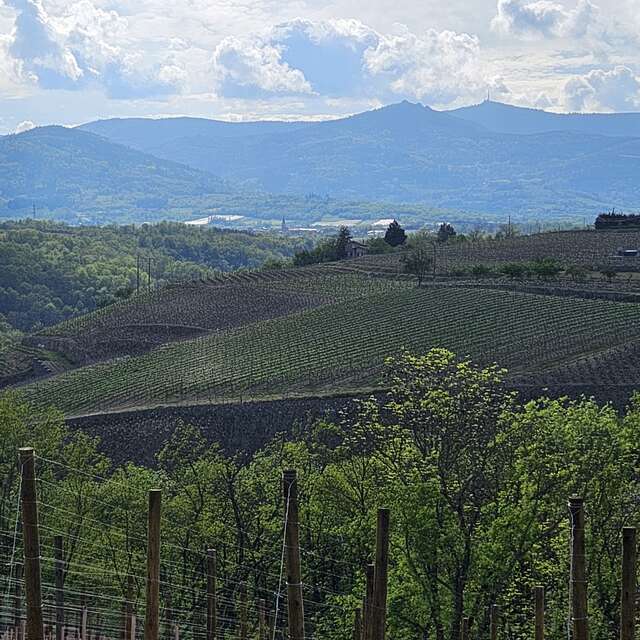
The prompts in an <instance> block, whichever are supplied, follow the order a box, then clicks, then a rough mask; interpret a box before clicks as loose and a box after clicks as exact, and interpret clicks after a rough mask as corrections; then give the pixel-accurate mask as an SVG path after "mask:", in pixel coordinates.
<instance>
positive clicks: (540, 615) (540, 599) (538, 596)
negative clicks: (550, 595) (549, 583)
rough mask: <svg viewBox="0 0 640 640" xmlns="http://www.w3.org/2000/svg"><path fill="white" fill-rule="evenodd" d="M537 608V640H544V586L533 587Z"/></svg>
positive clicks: (535, 607) (535, 606)
mask: <svg viewBox="0 0 640 640" xmlns="http://www.w3.org/2000/svg"><path fill="white" fill-rule="evenodd" d="M533 600H534V609H535V640H544V587H542V586H537V587H534V588H533Z"/></svg>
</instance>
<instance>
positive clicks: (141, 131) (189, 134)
mask: <svg viewBox="0 0 640 640" xmlns="http://www.w3.org/2000/svg"><path fill="white" fill-rule="evenodd" d="M312 124H313V123H312V122H304V121H302V122H277V121H260V122H224V121H221V120H208V119H206V118H112V119H109V120H96V121H95V122H89V123H87V124H83V125H81V126H80V127H78V128H79V129H82V130H84V131H89V132H91V133H96V134H98V135H101V136H104V137H105V138H108V139H109V140H111V141H112V142H117V143H119V144H125V145H127V146H129V147H132V148H134V149H139V150H141V151H150V150H153V149H155V148H162V147H164V146H167V145H171V144H173V143H174V142H176V141H183V142H181V144H185V142H184V141H192V143H195V141H197V140H199V139H203V138H204V139H207V138H236V137H242V136H252V135H256V134H264V133H287V132H289V131H295V130H296V129H299V128H302V127H305V126H309V125H312Z"/></svg>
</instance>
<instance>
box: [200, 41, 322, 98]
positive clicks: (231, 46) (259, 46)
mask: <svg viewBox="0 0 640 640" xmlns="http://www.w3.org/2000/svg"><path fill="white" fill-rule="evenodd" d="M213 67H214V74H215V80H216V82H217V84H218V86H219V88H220V89H221V90H222V91H223V92H224V93H225V94H231V95H233V94H234V93H235V94H241V93H245V92H247V91H251V90H258V91H260V92H265V93H284V94H296V93H303V94H304V93H312V90H311V85H310V84H309V82H307V80H306V78H305V77H304V74H303V73H302V71H300V70H299V69H292V68H291V67H290V66H289V65H288V64H287V63H286V62H283V60H282V50H281V49H280V48H279V47H278V46H277V45H276V44H273V43H272V42H270V41H269V40H261V39H259V38H258V39H255V40H251V39H240V38H236V37H234V36H231V37H229V38H225V39H224V40H223V41H222V42H221V43H220V44H219V45H218V46H217V47H216V50H215V53H214V56H213Z"/></svg>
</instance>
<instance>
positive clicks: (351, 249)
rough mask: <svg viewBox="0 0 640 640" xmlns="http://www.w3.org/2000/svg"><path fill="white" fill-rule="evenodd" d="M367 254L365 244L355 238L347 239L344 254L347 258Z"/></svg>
mask: <svg viewBox="0 0 640 640" xmlns="http://www.w3.org/2000/svg"><path fill="white" fill-rule="evenodd" d="M365 255H367V245H366V244H363V243H362V242H358V241H357V240H349V244H347V249H346V256H347V258H360V257H362V256H365Z"/></svg>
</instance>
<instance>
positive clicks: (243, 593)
mask: <svg viewBox="0 0 640 640" xmlns="http://www.w3.org/2000/svg"><path fill="white" fill-rule="evenodd" d="M248 634H249V628H248V620H247V585H246V584H245V583H244V582H243V583H242V584H241V585H240V640H248V637H249V636H248Z"/></svg>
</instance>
